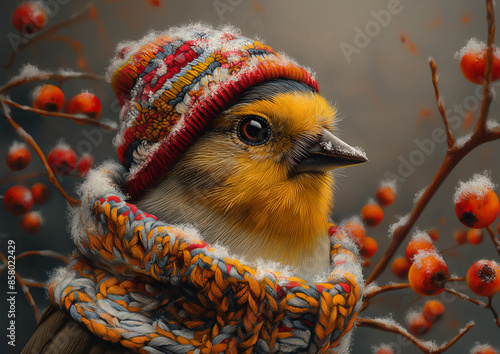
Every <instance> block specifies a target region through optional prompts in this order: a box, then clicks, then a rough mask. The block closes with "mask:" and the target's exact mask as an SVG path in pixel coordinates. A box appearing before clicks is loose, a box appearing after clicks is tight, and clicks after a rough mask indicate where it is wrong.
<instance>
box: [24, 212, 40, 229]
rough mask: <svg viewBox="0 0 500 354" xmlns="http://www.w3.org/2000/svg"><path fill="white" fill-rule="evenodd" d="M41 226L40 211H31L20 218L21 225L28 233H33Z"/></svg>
mask: <svg viewBox="0 0 500 354" xmlns="http://www.w3.org/2000/svg"><path fill="white" fill-rule="evenodd" d="M41 226H42V217H41V216H40V213H38V212H36V211H31V212H29V213H28V214H26V215H24V216H23V217H22V219H21V227H22V228H23V230H24V231H26V232H27V233H30V234H34V233H35V232H37V231H38V230H40V227H41Z"/></svg>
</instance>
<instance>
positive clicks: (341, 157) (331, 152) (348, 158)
mask: <svg viewBox="0 0 500 354" xmlns="http://www.w3.org/2000/svg"><path fill="white" fill-rule="evenodd" d="M366 161H368V159H367V158H366V155H365V153H364V152H363V151H361V150H359V149H356V148H353V147H352V146H350V145H348V144H346V143H344V142H343V141H342V140H340V139H339V138H337V137H336V136H335V135H333V134H332V133H330V132H329V131H328V130H326V129H323V131H322V133H321V135H320V136H319V141H317V142H316V143H315V144H314V145H313V146H312V147H310V148H309V149H308V150H307V155H306V156H304V158H303V159H302V160H301V161H299V164H298V166H297V168H296V169H295V171H296V172H321V171H329V170H334V169H336V168H342V167H347V166H352V165H357V164H360V163H364V162H366Z"/></svg>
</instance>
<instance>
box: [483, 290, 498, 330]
mask: <svg viewBox="0 0 500 354" xmlns="http://www.w3.org/2000/svg"><path fill="white" fill-rule="evenodd" d="M492 300H493V296H490V297H488V305H487V306H486V307H487V308H489V309H490V310H491V313H493V317H495V324H496V325H497V326H498V327H500V318H499V317H498V313H497V311H496V310H495V309H494V308H493V303H492Z"/></svg>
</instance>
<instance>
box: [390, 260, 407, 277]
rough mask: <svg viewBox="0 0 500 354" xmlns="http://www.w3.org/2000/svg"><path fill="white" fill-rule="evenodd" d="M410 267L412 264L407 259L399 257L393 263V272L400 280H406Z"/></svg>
mask: <svg viewBox="0 0 500 354" xmlns="http://www.w3.org/2000/svg"><path fill="white" fill-rule="evenodd" d="M410 267H411V263H410V262H408V260H407V259H406V258H405V257H397V258H396V259H395V260H394V261H393V262H392V272H393V273H394V275H396V276H397V277H399V278H406V277H407V276H408V271H409V270H410Z"/></svg>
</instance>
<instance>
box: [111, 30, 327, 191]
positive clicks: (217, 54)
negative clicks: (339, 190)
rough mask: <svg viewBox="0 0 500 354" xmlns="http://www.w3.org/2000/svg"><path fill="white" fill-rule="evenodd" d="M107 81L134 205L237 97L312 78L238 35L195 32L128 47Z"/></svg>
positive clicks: (153, 37)
mask: <svg viewBox="0 0 500 354" xmlns="http://www.w3.org/2000/svg"><path fill="white" fill-rule="evenodd" d="M108 76H109V78H110V81H111V86H112V88H113V90H114V92H115V94H116V96H117V98H118V100H119V103H120V105H121V113H120V119H121V125H120V127H121V129H120V132H119V135H118V137H117V139H116V144H117V152H118V157H119V159H120V161H121V163H122V164H123V165H124V166H125V168H126V169H127V171H128V177H127V181H126V190H127V192H128V194H129V195H130V196H131V198H132V199H136V198H137V197H139V196H140V195H141V194H142V193H143V192H144V191H145V190H147V188H148V187H150V186H153V185H154V184H155V183H157V182H158V181H159V179H160V178H162V177H163V176H164V175H165V174H166V173H167V172H168V171H169V169H170V167H171V166H172V164H173V163H174V162H175V161H176V160H177V159H178V158H179V157H180V156H181V154H182V153H183V152H184V151H185V150H186V149H187V148H188V147H189V146H190V145H191V144H192V143H193V142H194V140H195V138H196V137H197V136H198V135H199V134H200V133H201V132H202V131H203V130H204V129H205V128H206V127H207V125H208V124H209V123H210V121H211V120H212V119H213V118H214V117H215V116H216V115H217V114H219V113H221V112H222V111H223V110H224V109H226V108H227V107H228V106H229V105H230V104H231V103H232V102H233V101H234V100H235V99H237V98H238V95H240V94H241V93H243V92H244V91H246V90H247V89H249V88H250V87H252V86H255V85H258V84H260V83H263V82H265V81H269V80H272V79H289V80H296V81H300V82H303V83H305V84H307V85H309V86H311V87H312V88H313V89H314V90H316V91H318V85H317V82H316V80H315V79H314V77H313V74H312V73H311V72H310V71H309V70H308V69H306V68H303V67H301V66H299V65H298V64H296V63H295V62H294V61H293V60H292V59H290V58H288V57H287V56H286V55H284V54H281V53H277V52H275V51H273V50H272V49H271V48H270V47H269V46H266V45H264V44H262V43H261V42H259V41H257V40H252V39H249V38H246V37H243V36H241V35H240V34H239V33H238V32H237V30H235V29H234V28H226V29H221V30H216V29H213V28H211V27H208V26H203V25H189V26H185V27H178V28H173V29H170V30H167V31H166V32H163V33H160V34H158V33H151V34H149V35H147V36H146V37H144V38H143V39H141V40H139V41H136V42H129V43H124V44H122V45H121V46H120V47H119V49H118V53H117V55H116V57H115V59H114V60H113V62H112V64H111V66H110V68H109V70H108Z"/></svg>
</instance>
